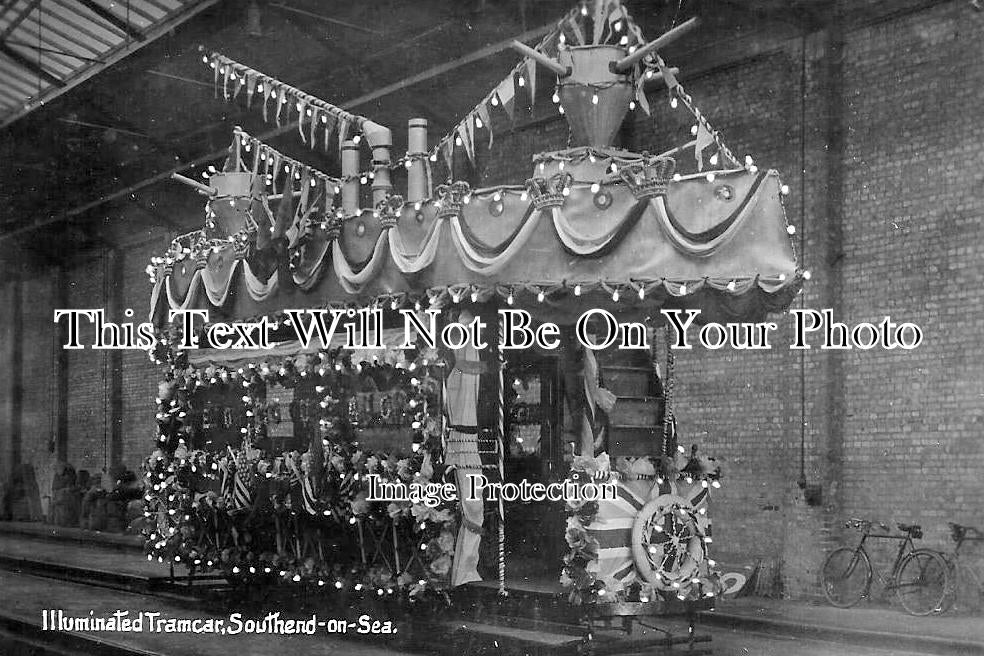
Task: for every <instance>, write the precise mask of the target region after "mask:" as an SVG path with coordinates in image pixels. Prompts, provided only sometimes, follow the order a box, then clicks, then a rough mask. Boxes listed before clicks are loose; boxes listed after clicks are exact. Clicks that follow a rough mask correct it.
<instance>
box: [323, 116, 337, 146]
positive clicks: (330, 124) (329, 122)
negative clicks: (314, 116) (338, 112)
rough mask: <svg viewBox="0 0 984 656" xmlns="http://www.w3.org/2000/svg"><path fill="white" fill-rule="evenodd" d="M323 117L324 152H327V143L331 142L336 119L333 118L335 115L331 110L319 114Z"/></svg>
mask: <svg viewBox="0 0 984 656" xmlns="http://www.w3.org/2000/svg"><path fill="white" fill-rule="evenodd" d="M321 117H322V118H323V119H324V121H323V122H324V126H325V152H326V153H327V152H328V144H329V143H330V142H331V135H332V133H334V132H335V125H336V124H337V123H338V121H337V120H336V119H335V115H334V114H332V113H331V112H325V113H324V114H322V115H321Z"/></svg>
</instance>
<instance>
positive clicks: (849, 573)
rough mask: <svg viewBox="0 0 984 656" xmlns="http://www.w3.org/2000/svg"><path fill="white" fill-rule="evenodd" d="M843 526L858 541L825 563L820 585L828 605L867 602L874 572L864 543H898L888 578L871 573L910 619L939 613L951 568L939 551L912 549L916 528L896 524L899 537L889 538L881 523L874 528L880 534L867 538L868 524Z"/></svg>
mask: <svg viewBox="0 0 984 656" xmlns="http://www.w3.org/2000/svg"><path fill="white" fill-rule="evenodd" d="M845 526H847V527H848V528H855V529H858V530H860V531H861V539H860V540H859V541H858V543H857V545H856V546H854V547H840V548H838V549H835V550H834V551H833V552H831V554H830V555H829V556H827V559H826V560H825V561H824V563H823V569H822V570H821V572H820V582H821V586H822V587H823V593H824V596H826V597H827V601H829V602H830V603H831V604H832V605H834V606H837V607H838V608H850V607H851V606H854V605H855V604H857V603H858V602H859V601H861V599H863V598H865V597H867V596H868V595H869V593H870V591H871V581H872V572H873V571H874V570H872V567H871V559H870V558H869V557H868V552H867V550H866V549H865V547H864V543H865V542H866V541H867V540H868V539H869V538H871V539H879V540H899V549H898V551H897V552H896V554H895V560H894V561H893V563H892V569H891V570H890V571H889V573H888V576H884V575H883V574H882V572H880V571H875V573H877V574H878V580H879V582H880V583H881V584H882V585H883V588H884V590H885V592H888V591H894V592H895V596H896V598H897V599H898V601H899V603H900V604H901V606H902V608H904V609H905V611H906V612H907V613H909V614H910V615H929V614H931V613H940V612H943V609H944V603H945V601H946V598H947V595H948V594H949V592H950V582H949V573H950V567H949V566H948V565H947V563H946V560H944V559H943V557H942V556H941V555H940V553H939V552H937V551H933V550H931V549H916V548H915V545H914V544H913V541H914V540H918V539H920V538H922V535H923V533H922V527H921V526H918V525H914V524H913V525H910V524H899V525H898V527H899V531H901V534H896V533H891V529H889V527H887V526H886V525H884V524H878V528H879V529H880V530H881V531H882V532H881V533H872V532H871V531H872V523H871V522H870V521H868V520H866V519H850V520H848V521H847V522H846V524H845Z"/></svg>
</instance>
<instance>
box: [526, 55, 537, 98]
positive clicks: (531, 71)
mask: <svg viewBox="0 0 984 656" xmlns="http://www.w3.org/2000/svg"><path fill="white" fill-rule="evenodd" d="M526 80H527V82H529V85H530V105H533V104H534V103H535V102H536V61H535V60H533V59H527V60H526Z"/></svg>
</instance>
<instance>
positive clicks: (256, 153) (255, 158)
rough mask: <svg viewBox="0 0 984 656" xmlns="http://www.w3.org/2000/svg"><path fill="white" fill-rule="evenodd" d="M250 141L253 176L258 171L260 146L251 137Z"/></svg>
mask: <svg viewBox="0 0 984 656" xmlns="http://www.w3.org/2000/svg"><path fill="white" fill-rule="evenodd" d="M250 143H251V144H252V146H253V175H254V176H255V175H257V174H258V173H259V172H260V150H261V148H260V143H259V142H258V141H257V140H256V139H253V138H252V137H251V138H250Z"/></svg>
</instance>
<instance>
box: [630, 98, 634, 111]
mask: <svg viewBox="0 0 984 656" xmlns="http://www.w3.org/2000/svg"><path fill="white" fill-rule="evenodd" d="M634 109H635V101H634V100H630V101H629V111H632V110H634Z"/></svg>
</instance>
